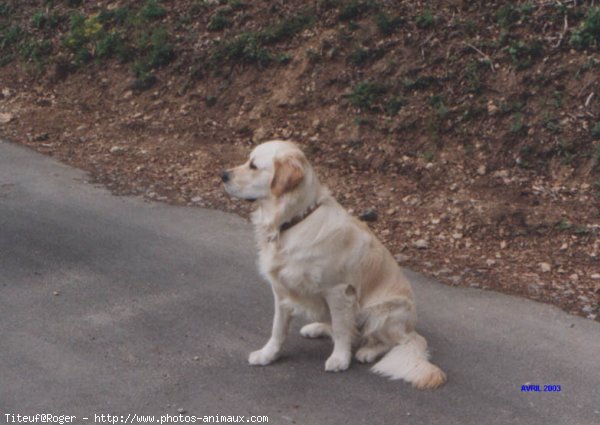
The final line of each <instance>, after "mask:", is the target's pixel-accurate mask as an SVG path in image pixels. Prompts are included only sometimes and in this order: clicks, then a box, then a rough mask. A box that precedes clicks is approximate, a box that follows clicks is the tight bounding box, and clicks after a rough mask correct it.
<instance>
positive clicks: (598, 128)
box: [592, 121, 600, 139]
mask: <svg viewBox="0 0 600 425" xmlns="http://www.w3.org/2000/svg"><path fill="white" fill-rule="evenodd" d="M592 137H593V138H594V139H600V121H599V122H597V123H596V125H594V126H593V127H592Z"/></svg>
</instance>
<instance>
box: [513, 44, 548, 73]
mask: <svg viewBox="0 0 600 425" xmlns="http://www.w3.org/2000/svg"><path fill="white" fill-rule="evenodd" d="M508 53H509V54H510V57H511V59H512V62H513V65H514V66H515V68H516V69H517V70H523V69H526V68H529V67H530V66H531V65H533V61H534V60H535V59H536V58H539V57H541V56H542V55H543V45H542V42H541V41H539V40H531V41H528V42H524V41H521V40H518V41H516V42H513V43H512V44H511V45H510V46H509V47H508Z"/></svg>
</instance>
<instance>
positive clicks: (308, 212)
mask: <svg viewBox="0 0 600 425" xmlns="http://www.w3.org/2000/svg"><path fill="white" fill-rule="evenodd" d="M320 206H321V204H319V203H315V204H313V205H312V206H311V207H310V208H308V209H307V210H306V211H304V212H303V213H302V214H300V215H297V216H295V217H293V218H292V219H291V220H289V221H286V222H285V223H283V224H282V225H281V226H279V233H283V232H285V231H286V230H288V229H289V228H291V227H294V226H295V225H296V224H298V223H300V222H301V221H302V220H304V219H305V218H306V217H308V216H309V215H311V214H312V213H313V212H315V210H316V209H317V208H319V207H320Z"/></svg>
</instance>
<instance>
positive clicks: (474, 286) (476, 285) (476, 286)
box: [469, 282, 480, 288]
mask: <svg viewBox="0 0 600 425" xmlns="http://www.w3.org/2000/svg"><path fill="white" fill-rule="evenodd" d="M479 286H480V285H479V283H476V282H473V283H470V284H469V287H471V288H479Z"/></svg>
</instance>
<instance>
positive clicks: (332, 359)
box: [325, 353, 350, 372]
mask: <svg viewBox="0 0 600 425" xmlns="http://www.w3.org/2000/svg"><path fill="white" fill-rule="evenodd" d="M348 366H350V353H348V354H339V353H333V354H332V355H331V356H329V358H328V359H327V361H326V362H325V371H326V372H341V371H343V370H346V369H348Z"/></svg>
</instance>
